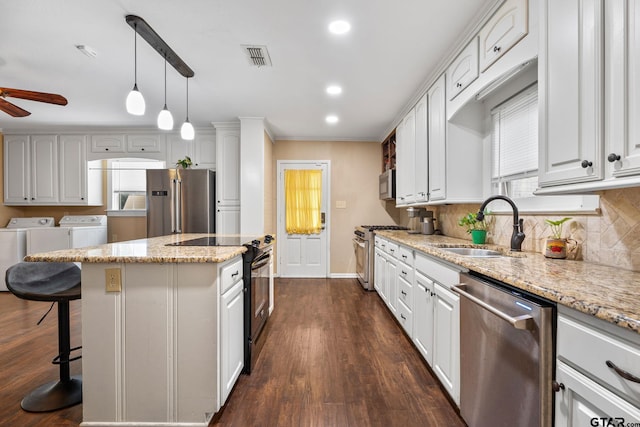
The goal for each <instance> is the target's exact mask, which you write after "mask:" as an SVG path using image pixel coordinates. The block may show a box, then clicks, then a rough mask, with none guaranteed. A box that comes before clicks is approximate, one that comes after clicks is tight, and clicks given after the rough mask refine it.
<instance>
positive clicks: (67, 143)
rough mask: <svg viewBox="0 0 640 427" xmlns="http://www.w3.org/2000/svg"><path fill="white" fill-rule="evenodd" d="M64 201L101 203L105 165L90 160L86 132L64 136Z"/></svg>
mask: <svg viewBox="0 0 640 427" xmlns="http://www.w3.org/2000/svg"><path fill="white" fill-rule="evenodd" d="M58 143H59V149H60V178H59V179H60V181H59V183H60V204H62V205H88V206H101V205H102V204H103V201H102V168H101V167H100V164H99V163H97V162H88V161H87V137H86V135H60V136H59V141H58Z"/></svg>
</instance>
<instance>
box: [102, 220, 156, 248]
mask: <svg viewBox="0 0 640 427" xmlns="http://www.w3.org/2000/svg"><path fill="white" fill-rule="evenodd" d="M107 231H108V233H109V235H108V236H107V238H108V240H109V243H111V242H122V241H124V240H134V239H144V238H145V237H147V217H146V216H135V217H119V216H110V217H109V218H108V221H107Z"/></svg>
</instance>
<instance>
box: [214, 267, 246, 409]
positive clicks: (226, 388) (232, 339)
mask: <svg viewBox="0 0 640 427" xmlns="http://www.w3.org/2000/svg"><path fill="white" fill-rule="evenodd" d="M239 271H240V274H239V275H236V276H235V277H236V278H238V279H237V280H236V281H235V284H234V285H233V286H232V287H231V288H230V289H229V290H227V291H226V292H225V293H224V294H222V296H221V301H220V387H221V389H220V399H221V400H220V403H221V404H222V405H224V403H225V402H226V401H227V397H229V393H231V389H233V386H234V384H235V383H236V381H237V380H238V377H239V376H240V373H241V372H242V368H243V367H244V327H243V325H244V316H243V313H244V300H243V296H244V292H243V281H242V264H241V263H240V270H239ZM223 286H224V284H223Z"/></svg>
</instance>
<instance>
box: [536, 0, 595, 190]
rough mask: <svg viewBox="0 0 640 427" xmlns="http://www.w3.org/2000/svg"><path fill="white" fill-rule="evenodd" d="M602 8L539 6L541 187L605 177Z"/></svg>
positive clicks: (574, 2)
mask: <svg viewBox="0 0 640 427" xmlns="http://www.w3.org/2000/svg"><path fill="white" fill-rule="evenodd" d="M603 3H604V2H603V0H544V1H542V2H541V10H542V12H541V16H542V22H541V43H540V57H539V70H540V71H539V83H538V85H539V89H538V90H539V101H540V102H539V105H540V118H539V122H540V156H539V162H540V168H539V184H540V186H541V187H546V186H554V185H562V184H571V183H576V182H586V181H597V180H601V179H602V178H603V172H604V167H603V163H604V159H603V155H602V151H603V134H604V127H603V67H602V64H603V62H602V61H603V42H602V40H603V22H604V21H603Z"/></svg>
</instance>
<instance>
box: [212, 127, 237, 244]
mask: <svg viewBox="0 0 640 427" xmlns="http://www.w3.org/2000/svg"><path fill="white" fill-rule="evenodd" d="M214 126H215V128H216V136H215V141H216V143H215V146H216V148H215V149H216V199H217V211H218V214H217V216H216V220H217V223H216V233H222V234H229V233H234V234H237V233H240V124H239V123H231V124H229V123H218V124H215V125H214Z"/></svg>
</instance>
